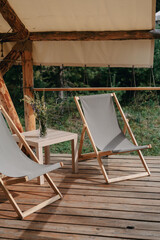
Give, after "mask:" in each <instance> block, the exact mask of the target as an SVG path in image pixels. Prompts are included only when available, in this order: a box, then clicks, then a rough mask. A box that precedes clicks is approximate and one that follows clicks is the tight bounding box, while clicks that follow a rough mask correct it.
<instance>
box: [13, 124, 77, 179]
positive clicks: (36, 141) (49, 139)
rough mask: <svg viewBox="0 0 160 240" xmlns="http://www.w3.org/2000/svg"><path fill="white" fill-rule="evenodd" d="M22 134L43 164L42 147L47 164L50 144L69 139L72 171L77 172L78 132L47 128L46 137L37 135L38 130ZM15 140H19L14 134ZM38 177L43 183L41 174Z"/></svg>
mask: <svg viewBox="0 0 160 240" xmlns="http://www.w3.org/2000/svg"><path fill="white" fill-rule="evenodd" d="M22 134H23V136H25V139H26V141H27V143H28V144H29V146H31V147H34V148H35V150H36V156H37V157H38V159H39V162H40V163H41V164H43V147H44V153H45V163H46V164H48V163H49V161H50V145H52V144H56V143H61V142H66V141H71V147H72V171H73V173H77V172H78V134H76V133H71V132H66V131H59V130H54V129H47V136H46V137H39V130H33V131H28V132H23V133H22ZM15 140H16V141H17V142H18V141H19V139H18V138H17V136H15ZM38 179H39V180H38V182H39V184H43V183H44V177H43V176H41V177H39V178H38Z"/></svg>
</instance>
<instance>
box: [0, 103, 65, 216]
mask: <svg viewBox="0 0 160 240" xmlns="http://www.w3.org/2000/svg"><path fill="white" fill-rule="evenodd" d="M4 117H5V119H6V120H7V122H8V124H9V126H10V128H11V129H13V130H14V132H15V133H16V134H17V136H18V138H19V140H20V144H19V145H21V146H22V145H23V146H24V147H25V149H26V151H27V153H29V155H30V157H31V159H32V160H31V159H30V158H29V157H27V156H26V155H25V154H24V153H23V152H22V151H21V149H20V148H19V146H18V145H17V143H16V142H15V140H14V138H13V137H12V135H11V133H10V131H9V128H8V126H7V124H6V122H5V119H4ZM61 166H63V163H56V164H53V165H42V164H39V161H38V159H37V157H36V156H35V154H34V153H33V152H32V150H31V148H30V147H29V145H28V144H27V142H26V141H25V139H24V137H23V136H22V135H21V133H20V132H19V130H18V129H17V128H16V126H15V125H14V123H13V121H12V120H11V118H10V117H9V116H8V114H7V113H6V111H5V110H4V108H3V107H2V106H0V173H1V175H0V187H1V188H2V190H3V192H4V193H5V195H6V197H7V198H8V200H9V201H10V203H11V205H12V206H13V208H14V210H15V211H16V213H17V214H18V216H19V217H20V218H21V219H23V218H24V217H26V216H28V215H29V214H31V213H33V212H35V211H37V210H39V209H41V208H43V207H45V206H47V205H48V204H51V203H52V202H55V201H56V200H58V199H60V198H62V194H61V193H60V191H59V190H58V188H57V187H56V185H55V184H54V183H53V181H52V179H51V178H50V177H49V175H48V174H47V173H48V172H50V171H52V170H54V169H57V168H59V167H61ZM41 175H44V177H45V179H46V180H47V182H48V184H49V185H50V187H51V188H52V189H53V191H54V192H55V194H56V195H55V196H53V197H51V198H49V199H47V200H46V201H44V202H42V203H40V204H38V205H36V206H34V207H32V208H31V209H29V210H26V211H24V212H22V211H21V209H20V208H19V206H18V205H17V203H16V201H15V200H14V198H13V196H12V195H11V193H10V192H9V190H8V189H7V187H6V186H7V185H10V184H14V183H22V182H27V181H29V180H31V179H33V178H36V177H39V176H41Z"/></svg>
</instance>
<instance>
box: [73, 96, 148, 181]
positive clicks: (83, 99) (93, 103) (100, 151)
mask: <svg viewBox="0 0 160 240" xmlns="http://www.w3.org/2000/svg"><path fill="white" fill-rule="evenodd" d="M113 99H114V100H115V103H116V105H117V107H118V109H119V111H120V114H121V116H122V119H123V121H124V124H125V127H126V129H127V130H128V132H129V134H130V136H131V139H132V142H131V141H130V140H129V139H128V138H127V137H126V136H125V133H124V132H123V131H122V129H121V128H120V125H119V122H118V120H117V114H116V111H115V107H114V102H113ZM79 101H80V103H81V105H80V103H79ZM75 102H76V105H77V107H78V110H79V112H80V115H81V118H82V121H83V130H82V136H81V141H80V147H79V159H85V158H87V157H89V156H91V157H93V156H95V157H97V159H98V162H99V164H100V167H101V169H102V172H103V175H104V177H105V179H106V181H107V182H108V183H109V182H113V181H118V180H125V179H126V177H125V178H124V177H122V178H115V179H112V180H110V179H109V178H108V176H107V173H106V171H105V169H104V166H103V163H102V161H101V156H105V155H112V154H119V153H126V152H132V151H138V154H139V156H140V158H141V161H142V163H143V166H144V167H145V170H146V172H145V173H142V174H141V175H137V174H136V175H135V177H138V176H144V175H149V174H150V172H149V169H148V167H147V165H146V162H145V160H144V157H143V155H142V153H141V151H140V150H143V149H147V148H150V147H151V145H144V146H138V144H137V142H136V139H135V137H134V135H133V133H132V130H131V128H130V126H129V123H128V121H127V119H126V117H125V115H124V113H123V110H122V108H121V106H120V104H119V102H118V99H117V97H116V95H115V93H114V94H97V95H89V96H80V97H75ZM85 131H86V132H87V133H88V136H89V138H90V141H91V144H92V146H93V149H94V154H93V153H92V154H84V155H82V154H81V151H82V144H83V139H84V134H85ZM131 178H133V176H132V177H131ZM127 179H128V177H127Z"/></svg>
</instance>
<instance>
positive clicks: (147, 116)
mask: <svg viewBox="0 0 160 240" xmlns="http://www.w3.org/2000/svg"><path fill="white" fill-rule="evenodd" d="M156 10H157V11H159V10H160V0H158V1H157V5H156ZM159 46H160V40H155V53H154V68H153V69H152V68H151V69H150V68H149V69H148V68H146V69H145V68H136V69H134V68H133V69H132V68H108V67H99V68H98V67H55V66H50V67H46V66H34V86H35V87H45V88H50V87H87V86H90V87H105V86H106V87H129V86H137V87H138V86H160V48H159ZM4 78H5V82H6V84H7V87H8V90H9V92H10V95H11V98H12V100H13V102H14V104H15V106H16V110H17V112H18V115H19V116H20V119H21V121H22V124H23V123H24V118H23V111H24V110H23V102H21V101H20V99H22V98H23V87H22V85H23V84H22V82H23V81H22V70H21V66H13V67H12V68H11V69H10V70H9V71H8V72H7V73H6V74H5V77H4ZM104 92H105V91H101V92H98V93H104ZM96 93H97V92H96ZM84 94H95V92H87V91H85V92H64V93H63V94H62V93H60V92H47V93H46V94H45V101H46V103H47V107H48V110H47V111H48V112H47V115H48V126H49V127H54V128H57V129H62V130H68V131H73V132H77V133H78V134H79V135H80V132H81V121H80V118H79V115H78V111H77V109H76V106H75V103H74V101H73V97H74V95H84ZM117 97H118V99H119V100H120V102H121V105H122V106H123V108H124V109H125V112H126V113H127V114H128V115H129V116H130V117H131V120H130V122H131V126H132V127H133V130H134V131H133V132H134V133H135V135H136V136H137V138H138V142H139V143H140V144H141V143H142V142H143V143H151V144H152V145H153V146H154V147H153V149H152V150H150V151H148V152H149V154H153V155H158V154H159V153H160V150H159V149H160V146H159V142H160V141H159V135H160V130H159V129H160V128H159V116H160V112H159V103H160V91H157V92H155V91H154V92H147V91H143V92H142V91H141V92H134V91H126V92H125V91H119V92H117ZM66 144H68V145H66ZM63 146H64V147H63ZM64 148H65V149H64ZM90 148H91V147H90V144H89V141H88V139H86V143H85V151H88V150H91V149H90ZM67 149H70V143H65V144H62V145H60V147H58V148H57V150H56V151H62V152H63V151H67ZM158 152H159V153H158ZM146 154H148V153H146Z"/></svg>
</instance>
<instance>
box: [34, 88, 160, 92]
mask: <svg viewBox="0 0 160 240" xmlns="http://www.w3.org/2000/svg"><path fill="white" fill-rule="evenodd" d="M159 90H160V87H86V88H78V87H77V88H33V91H37V92H49V91H55V92H58V91H68V92H72V91H159Z"/></svg>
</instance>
